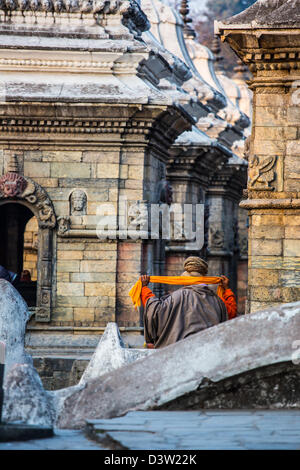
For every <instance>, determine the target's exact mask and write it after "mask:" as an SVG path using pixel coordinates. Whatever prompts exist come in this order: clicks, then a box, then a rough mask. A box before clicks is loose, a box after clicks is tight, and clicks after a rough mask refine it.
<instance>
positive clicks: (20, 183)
mask: <svg viewBox="0 0 300 470" xmlns="http://www.w3.org/2000/svg"><path fill="white" fill-rule="evenodd" d="M9 199H13V200H16V201H18V200H20V201H23V202H25V203H26V202H27V203H28V204H30V206H32V211H33V213H34V214H35V215H36V217H37V220H38V223H39V227H40V228H55V226H56V216H55V212H54V208H53V205H52V202H51V201H50V199H49V197H48V195H47V193H46V191H45V190H44V189H43V188H42V187H41V186H40V185H38V184H37V183H35V182H34V181H33V180H31V179H30V178H26V177H24V176H21V175H18V174H17V173H10V172H9V173H6V174H5V175H3V176H2V177H1V178H0V202H1V201H3V200H4V201H5V200H9Z"/></svg>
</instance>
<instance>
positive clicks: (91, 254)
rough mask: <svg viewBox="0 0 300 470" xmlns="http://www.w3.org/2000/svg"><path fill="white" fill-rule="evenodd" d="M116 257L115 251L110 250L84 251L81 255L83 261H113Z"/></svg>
mask: <svg viewBox="0 0 300 470" xmlns="http://www.w3.org/2000/svg"><path fill="white" fill-rule="evenodd" d="M116 257H117V251H116V250H110V251H103V250H102V251H95V250H93V251H85V252H84V253H83V258H84V259H90V260H105V259H109V260H113V259H116Z"/></svg>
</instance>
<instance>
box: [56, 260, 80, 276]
mask: <svg viewBox="0 0 300 470" xmlns="http://www.w3.org/2000/svg"><path fill="white" fill-rule="evenodd" d="M79 266H80V261H79V260H75V261H70V260H62V261H58V262H57V272H59V273H64V272H68V273H76V272H79Z"/></svg>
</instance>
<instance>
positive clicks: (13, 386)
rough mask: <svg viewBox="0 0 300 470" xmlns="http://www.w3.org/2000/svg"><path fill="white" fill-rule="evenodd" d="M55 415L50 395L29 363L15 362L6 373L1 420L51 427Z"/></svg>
mask: <svg viewBox="0 0 300 470" xmlns="http://www.w3.org/2000/svg"><path fill="white" fill-rule="evenodd" d="M54 417H55V410H54V407H53V405H52V397H51V395H50V394H49V393H48V392H46V391H45V390H44V388H43V385H42V382H41V379H40V377H39V375H38V373H37V371H36V370H35V369H34V368H33V367H32V366H31V365H29V364H15V365H14V366H13V367H12V368H11V369H10V371H9V373H8V374H7V375H6V382H5V389H4V406H3V421H6V422H13V421H18V422H21V423H26V424H34V425H42V426H49V427H51V426H52V424H53V421H54Z"/></svg>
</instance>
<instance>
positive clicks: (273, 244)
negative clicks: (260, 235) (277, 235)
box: [251, 239, 289, 256]
mask: <svg viewBox="0 0 300 470" xmlns="http://www.w3.org/2000/svg"><path fill="white" fill-rule="evenodd" d="M251 250H252V255H259V254H261V255H276V256H281V254H282V240H264V239H253V240H251ZM287 256H289V255H287Z"/></svg>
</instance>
